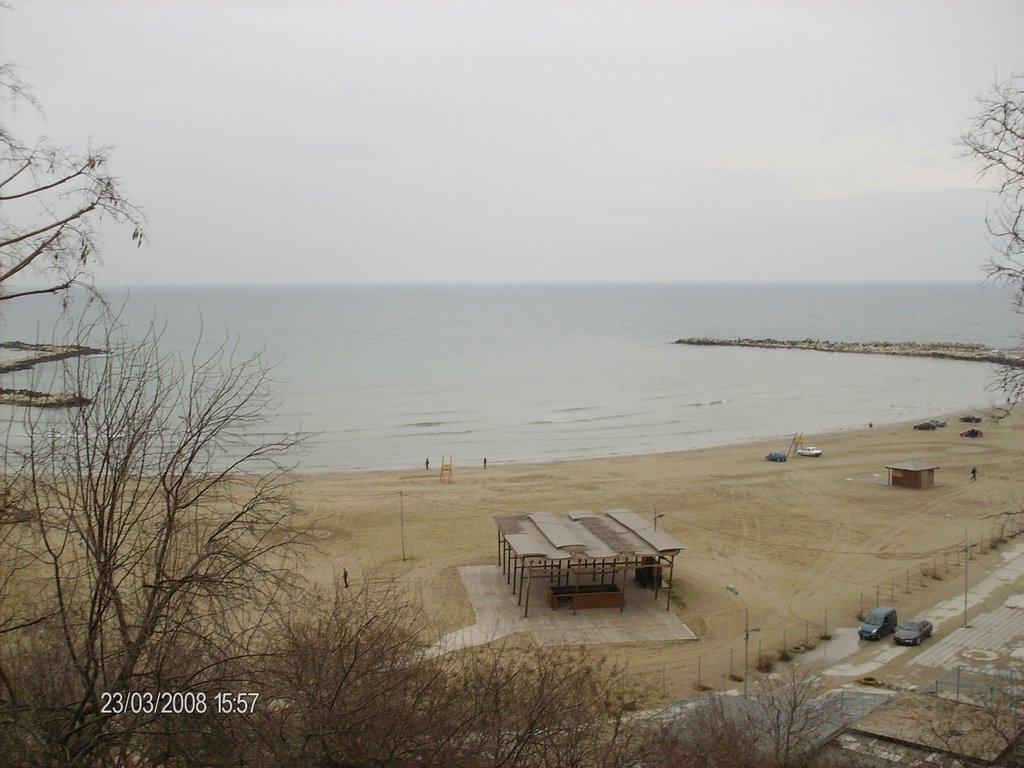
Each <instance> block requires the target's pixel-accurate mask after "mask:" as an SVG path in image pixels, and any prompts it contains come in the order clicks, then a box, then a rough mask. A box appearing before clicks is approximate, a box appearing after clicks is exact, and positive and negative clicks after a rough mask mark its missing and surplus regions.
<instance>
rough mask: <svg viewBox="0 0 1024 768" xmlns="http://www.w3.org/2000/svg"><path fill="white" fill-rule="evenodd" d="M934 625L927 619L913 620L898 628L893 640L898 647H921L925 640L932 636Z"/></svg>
mask: <svg viewBox="0 0 1024 768" xmlns="http://www.w3.org/2000/svg"><path fill="white" fill-rule="evenodd" d="M932 629H933V627H932V623H931V622H930V621H928V620H926V619H911V620H910V621H905V622H903V623H902V624H900V625H899V627H897V628H896V632H895V634H894V635H893V637H892V639H893V640H894V641H895V642H896V645H920V644H921V641H922V640H924V639H925V638H928V637H931V636H932Z"/></svg>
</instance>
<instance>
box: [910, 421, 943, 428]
mask: <svg viewBox="0 0 1024 768" xmlns="http://www.w3.org/2000/svg"><path fill="white" fill-rule="evenodd" d="M914 429H937V427H936V426H935V425H934V424H933V423H932V422H930V421H922V422H921V423H920V424H915V425H914Z"/></svg>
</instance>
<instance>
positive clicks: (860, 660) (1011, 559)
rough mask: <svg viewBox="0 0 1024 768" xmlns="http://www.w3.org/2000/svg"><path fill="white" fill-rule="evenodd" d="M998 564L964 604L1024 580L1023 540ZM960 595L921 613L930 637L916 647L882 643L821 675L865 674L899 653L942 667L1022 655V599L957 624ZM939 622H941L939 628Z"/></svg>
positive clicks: (975, 602)
mask: <svg viewBox="0 0 1024 768" xmlns="http://www.w3.org/2000/svg"><path fill="white" fill-rule="evenodd" d="M1002 560H1003V561H1002V563H1001V564H999V565H998V566H996V567H994V568H992V569H990V570H989V571H988V573H987V575H986V576H985V578H984V579H982V580H981V581H979V582H978V583H977V584H975V585H974V586H973V587H971V589H970V590H969V591H968V592H967V607H968V610H970V609H971V608H973V607H975V606H978V605H983V604H984V603H985V600H986V599H988V598H990V596H991V595H992V594H993V593H994V592H995V591H996V589H997V588H999V587H1002V586H1006V585H1014V584H1021V582H1022V580H1024V542H1022V543H1019V544H1017V545H1015V546H1013V547H1011V548H1010V549H1008V550H1007V551H1005V552H1003V553H1002ZM963 614H964V597H963V595H959V596H957V597H955V598H950V599H949V600H943V601H942V602H940V603H938V604H936V605H935V606H934V607H933V608H931V609H930V610H928V611H925V612H922V614H921V615H922V616H924V617H925V618H927V619H930V620H931V621H932V623H933V624H935V627H936V630H935V638H934V639H932V640H926V641H925V644H924V645H923V646H921V647H920V648H915V647H913V646H898V645H893V644H892V643H891V642H889V641H883V642H882V643H880V644H879V648H878V649H876V650H874V652H869V653H868V654H867V657H866V658H865V656H864V654H858V655H857V656H856V657H854V659H852V660H848V661H845V662H842V663H839V664H836V665H834V666H832V667H831V668H829V669H827V670H826V674H837V675H869V674H871V673H873V672H875V671H876V670H877V669H879V668H880V667H881V666H883V665H884V664H887V663H889V662H891V661H894V660H895V659H897V658H900V657H902V656H910V657H911V658H908V659H906V663H907V664H909V665H917V666H921V667H934V668H937V669H948V668H950V667H952V666H954V665H956V664H991V663H996V664H1004V663H1009V664H1018V663H1020V661H1021V659H1022V657H1024V653H1022V652H1021V649H1022V646H1024V599H1022V598H1021V596H1020V595H1019V594H1018V595H1013V596H1011V597H1009V598H1008V599H1007V600H1006V601H1004V603H1003V604H1002V605H1001V606H999V607H998V608H996V609H994V610H991V611H987V612H986V613H983V614H980V615H978V616H975V617H974V618H972V619H971V622H970V626H967V627H964V626H955V625H954V624H953V622H954V621H956V620H959V621H960V623H961V624H962V622H963ZM943 625H945V626H943Z"/></svg>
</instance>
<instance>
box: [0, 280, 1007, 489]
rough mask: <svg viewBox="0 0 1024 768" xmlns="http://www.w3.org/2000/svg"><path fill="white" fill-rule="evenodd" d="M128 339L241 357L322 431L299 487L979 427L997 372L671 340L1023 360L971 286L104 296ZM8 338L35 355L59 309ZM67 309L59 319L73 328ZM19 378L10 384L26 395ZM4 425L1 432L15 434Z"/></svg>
mask: <svg viewBox="0 0 1024 768" xmlns="http://www.w3.org/2000/svg"><path fill="white" fill-rule="evenodd" d="M107 297H108V299H109V300H110V303H111V304H113V305H115V306H122V307H123V309H122V310H121V316H122V321H123V322H124V323H125V324H126V325H127V328H128V332H129V334H132V335H139V336H141V335H142V334H143V333H144V330H145V328H146V327H148V326H149V325H150V324H151V323H154V322H155V323H157V324H158V325H161V326H163V327H164V334H163V345H164V346H165V347H166V348H168V349H172V350H175V351H177V352H179V353H181V354H182V355H185V356H186V357H187V356H188V355H189V354H190V353H191V349H192V348H193V346H194V345H195V343H196V339H197V338H199V336H200V335H202V337H203V341H202V342H201V343H202V344H203V345H207V346H209V345H212V344H213V343H220V342H222V341H223V340H224V339H225V337H231V338H236V337H237V339H238V340H239V343H240V346H241V348H242V349H243V350H244V351H252V350H260V351H262V354H263V356H264V359H265V360H267V361H268V362H270V363H272V364H273V365H274V372H273V377H274V378H275V379H276V380H277V381H278V382H279V385H278V387H277V393H278V395H279V397H280V407H279V408H278V409H277V410H276V412H275V413H274V414H273V419H272V422H271V424H270V425H268V426H267V430H266V431H267V432H268V433H286V432H295V431H300V430H304V431H309V432H315V433H316V435H315V436H314V438H313V440H312V441H311V448H310V450H309V451H308V453H307V454H306V455H304V456H301V457H299V459H298V461H299V466H300V468H302V469H304V470H307V471H325V470H336V469H341V470H356V469H372V468H404V467H410V468H412V467H421V466H422V465H423V461H424V459H425V458H427V457H430V459H431V462H432V464H433V465H437V464H439V463H440V460H441V457H442V456H443V455H445V456H454V460H455V463H456V466H460V465H462V466H465V465H479V464H480V463H481V462H482V461H483V458H484V457H487V459H488V463H499V462H512V461H537V460H548V459H562V458H575V457H586V456H611V455H619V454H637V453H649V452H660V451H674V450H681V449H689V448H697V447H705V446H711V445H721V444H728V443H734V442H739V441H745V440H751V439H759V438H765V437H772V436H785V435H792V434H793V433H795V432H806V433H815V432H820V431H824V430H833V429H842V428H847V427H859V426H864V425H866V424H867V423H868V422H869V421H870V422H875V423H882V422H886V421H895V420H902V419H912V418H919V417H930V416H932V415H936V414H940V413H947V412H951V411H956V410H959V409H966V408H974V407H984V406H986V405H988V404H991V403H993V402H1000V401H1002V400H1003V397H1002V396H1001V395H1000V393H999V392H997V391H993V390H992V389H991V385H992V384H993V382H994V379H995V370H994V368H993V367H992V366H989V365H985V364H980V363H962V362H951V361H933V360H912V359H902V358H890V357H884V356H865V355H830V354H825V353H816V352H804V351H768V350H756V349H730V348H710V347H686V346H679V345H673V344H672V343H671V342H672V341H674V340H675V339H677V338H679V337H685V336H716V337H738V336H751V337H769V336H770V337H775V338H780V339H803V338H815V339H830V340H833V341H871V340H889V341H905V340H910V341H970V342H981V343H984V344H986V345H989V346H991V347H994V348H1003V349H1007V348H1015V347H1016V346H1017V344H1018V341H1017V333H1018V331H1019V330H1020V327H1021V325H1020V322H1019V321H1020V318H1019V317H1018V316H1017V315H1015V314H1014V313H1013V312H1012V310H1011V297H1010V294H1009V293H1008V291H1006V290H1005V289H1002V288H998V287H991V286H989V287H980V286H978V285H972V284H854V285H849V284H844V285H831V284H814V285H810V284H769V285H747V284H707V285H704V284H701V285H697V284H666V285H635V284H630V285H593V284H591V285H511V286H497V285H445V286H306V287H294V286H288V287H246V288H225V287H203V288H133V289H132V290H131V291H130V292H127V293H126V292H124V291H109V292H108V293H107ZM15 303H16V304H17V305H18V306H17V307H15V308H7V309H5V314H4V315H3V316H0V339H2V340H12V339H19V340H28V341H34V340H36V339H47V338H50V337H51V336H52V335H53V329H54V327H55V324H57V322H58V321H57V318H58V316H59V305H58V303H57V302H56V301H54V300H51V299H48V298H47V299H37V300H32V301H29V300H25V301H22V302H15ZM77 312H78V308H77V307H73V308H72V315H75V314H77ZM26 381H27V378H26V377H21V378H20V379H19V377H18V376H14V377H8V378H7V379H5V382H4V384H3V385H4V386H21V385H24V383H25V382H26ZM12 410H13V409H7V410H5V411H2V412H0V416H4V417H10V416H11V413H12Z"/></svg>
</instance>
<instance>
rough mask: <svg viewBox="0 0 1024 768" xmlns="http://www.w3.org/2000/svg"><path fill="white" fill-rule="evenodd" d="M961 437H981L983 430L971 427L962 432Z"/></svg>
mask: <svg viewBox="0 0 1024 768" xmlns="http://www.w3.org/2000/svg"><path fill="white" fill-rule="evenodd" d="M960 437H981V430H980V429H974V428H973V427H972V428H971V429H965V430H964V431H963V432H961V433H960Z"/></svg>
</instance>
